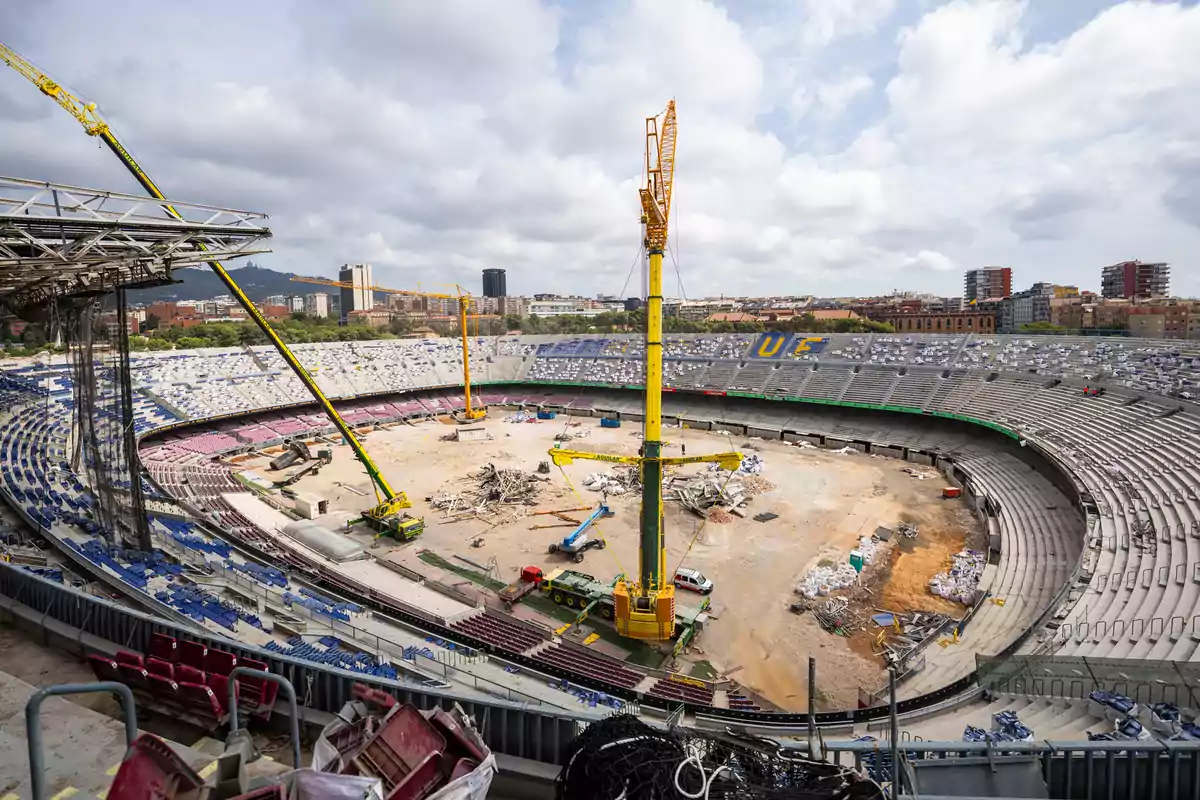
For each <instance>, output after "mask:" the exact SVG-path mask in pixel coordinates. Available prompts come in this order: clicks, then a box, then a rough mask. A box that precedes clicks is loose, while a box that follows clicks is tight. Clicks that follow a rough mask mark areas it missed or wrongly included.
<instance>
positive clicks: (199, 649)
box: [175, 640, 208, 670]
mask: <svg viewBox="0 0 1200 800" xmlns="http://www.w3.org/2000/svg"><path fill="white" fill-rule="evenodd" d="M176 645H177V648H178V652H179V655H178V656H177V657H176V659H175V661H176V662H179V663H183V664H187V665H188V666H192V667H195V668H196V669H199V670H203V669H204V656H205V654H207V653H208V648H207V647H205V646H204V645H202V644H200V643H199V642H189V641H187V640H181V641H179V642H177V643H176Z"/></svg>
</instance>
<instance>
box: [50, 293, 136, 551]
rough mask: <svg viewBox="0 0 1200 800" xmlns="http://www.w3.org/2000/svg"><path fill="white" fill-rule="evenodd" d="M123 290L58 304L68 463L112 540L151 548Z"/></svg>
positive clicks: (97, 518) (97, 520)
mask: <svg viewBox="0 0 1200 800" xmlns="http://www.w3.org/2000/svg"><path fill="white" fill-rule="evenodd" d="M125 312H126V309H125V293H124V290H118V291H116V292H113V293H110V294H107V295H104V296H102V297H92V298H87V299H84V300H75V301H72V302H70V303H69V304H64V305H63V306H61V307H60V324H61V327H62V330H63V334H64V336H65V338H66V344H67V352H68V361H69V363H70V365H71V379H72V383H73V385H74V400H73V403H74V408H73V420H72V422H73V425H72V432H71V433H72V435H71V438H70V445H71V453H70V460H71V466H72V467H73V468H74V470H75V472H76V473H77V474H78V475H79V476H80V479H81V480H82V481H83V482H84V483H85V484H87V486H88V488H89V489H90V490H91V492H92V495H93V497H94V499H95V503H94V505H93V507H92V510H91V513H92V516H93V518H94V519H95V521H96V522H97V523H99V525H100V527H101V528H102V529H103V531H104V535H105V536H107V537H108V538H109V539H110V540H111V541H112V542H113V543H114V544H124V545H126V546H128V547H135V548H138V549H141V550H150V549H151V548H150V533H149V528H148V524H147V520H146V507H145V500H144V498H143V495H142V485H141V478H140V472H141V469H140V467H139V465H138V462H137V446H136V439H135V435H134V400H133V392H132V387H131V384H130V371H129V335H128V328H127V327H126V323H125V320H126V313H125Z"/></svg>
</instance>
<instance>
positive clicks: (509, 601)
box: [499, 567, 545, 611]
mask: <svg viewBox="0 0 1200 800" xmlns="http://www.w3.org/2000/svg"><path fill="white" fill-rule="evenodd" d="M543 577H545V575H544V574H543V573H542V568H541V567H522V568H521V577H519V578H517V580H515V581H513V582H512V583H510V584H509V585H508V586H505V587H504V588H503V589H501V590H500V592H499V597H500V599H501V600H503V601H504V607H505V608H506V609H508V610H510V611H511V610H512V607H513V606H514V605H516V604H517V603H519V602H521V600H522V599H523V598H524V597H525V595H527V594H530V593H531V592H533V591H534V590H536V589H537V588H538V585H539V584H541V582H542V578H543Z"/></svg>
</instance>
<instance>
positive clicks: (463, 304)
mask: <svg viewBox="0 0 1200 800" xmlns="http://www.w3.org/2000/svg"><path fill="white" fill-rule="evenodd" d="M292 280H293V281H295V282H296V283H315V284H318V285H320V286H334V287H337V288H340V289H363V290H365V291H371V292H380V293H382V294H398V295H403V296H405V297H433V298H436V299H439V300H456V301H458V333H459V337H460V338H461V340H462V366H463V395H464V400H465V408H464V409H463V415H462V418H461V420H460V421H462V422H476V421H478V420H481V419H483V418H484V417H486V416H487V409H485V408H483V407H479V408H476V407H475V406H473V405H472V404H471V351H470V349H469V347H468V345H467V338H468V337H467V317H468V313H467V312H468V310H469V309H470V305H471V295H470V293H469V292H467V290H466V289H464V288H463V287H461V286H459V285H458V284H453V285H454V288H455V289H456V290H457V291H458V294H442V293H439V292H420V291H412V290H410V289H388V288H386V287H383V286H360V285H358V284H355V283H352V282H350V281H334V280H329V279H327V278H301V277H294V278H292Z"/></svg>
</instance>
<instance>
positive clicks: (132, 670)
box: [117, 663, 150, 692]
mask: <svg viewBox="0 0 1200 800" xmlns="http://www.w3.org/2000/svg"><path fill="white" fill-rule="evenodd" d="M117 672H119V673H120V675H121V683H123V684H125V685H126V686H128V687H129V688H130V689H136V690H138V691H142V692H148V691H150V679H149V676H148V674H147V672H146V670H144V669H142V668H141V667H135V666H133V665H132V664H121V663H118V664H117Z"/></svg>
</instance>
